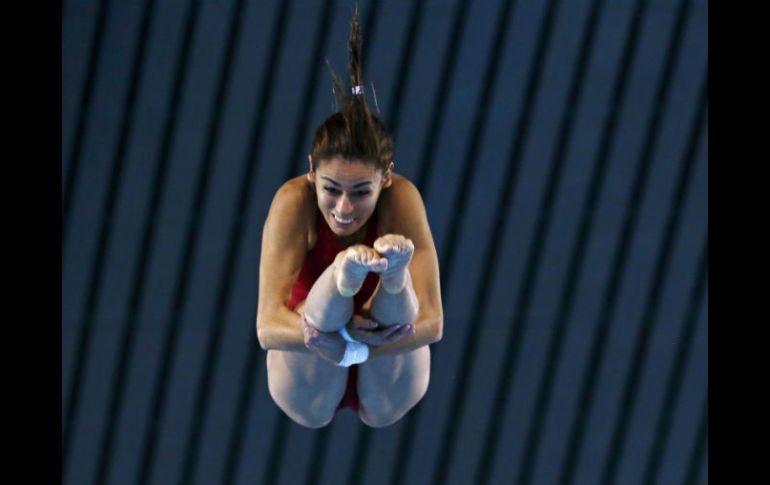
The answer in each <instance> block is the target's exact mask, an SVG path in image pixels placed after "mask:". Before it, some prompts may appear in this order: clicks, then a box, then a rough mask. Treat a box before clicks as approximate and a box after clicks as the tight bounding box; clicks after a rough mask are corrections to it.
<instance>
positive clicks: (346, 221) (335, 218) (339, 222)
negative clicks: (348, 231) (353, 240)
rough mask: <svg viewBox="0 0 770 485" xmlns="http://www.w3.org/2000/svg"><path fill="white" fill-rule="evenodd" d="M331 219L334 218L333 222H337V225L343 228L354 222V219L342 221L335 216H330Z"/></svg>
mask: <svg viewBox="0 0 770 485" xmlns="http://www.w3.org/2000/svg"><path fill="white" fill-rule="evenodd" d="M332 217H334V220H335V221H337V223H338V224H341V225H343V226H346V225H349V224H352V223H353V222H354V221H355V219H354V218H352V217H351V218H349V219H343V218H341V217H339V216H338V215H337V214H332Z"/></svg>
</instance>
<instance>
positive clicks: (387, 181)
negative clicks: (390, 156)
mask: <svg viewBox="0 0 770 485" xmlns="http://www.w3.org/2000/svg"><path fill="white" fill-rule="evenodd" d="M393 167H394V164H393V162H390V165H388V168H387V169H385V173H384V174H382V188H383V189H387V188H388V187H390V186H391V185H392V184H393V177H392V174H393Z"/></svg>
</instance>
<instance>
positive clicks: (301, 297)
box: [289, 210, 378, 412]
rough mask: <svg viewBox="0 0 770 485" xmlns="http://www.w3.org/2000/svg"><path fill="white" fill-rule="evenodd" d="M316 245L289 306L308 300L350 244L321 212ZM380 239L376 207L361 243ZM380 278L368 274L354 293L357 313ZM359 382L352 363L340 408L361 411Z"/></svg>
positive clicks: (354, 304) (303, 268)
mask: <svg viewBox="0 0 770 485" xmlns="http://www.w3.org/2000/svg"><path fill="white" fill-rule="evenodd" d="M316 234H317V238H316V244H315V247H314V248H313V249H312V250H310V252H308V253H307V255H306V256H305V262H304V263H303V264H302V270H301V271H300V272H299V276H298V277H297V281H296V282H295V283H294V287H293V288H292V290H291V301H290V302H289V308H291V309H294V308H295V307H296V306H297V305H298V304H299V303H301V302H303V301H305V299H306V298H307V295H308V293H309V292H310V289H311V288H312V287H313V284H314V283H315V281H316V280H317V279H318V277H319V276H321V274H322V273H323V272H324V271H325V270H326V268H328V267H329V265H330V264H332V263H333V262H334V258H335V257H336V256H337V253H339V252H340V251H342V250H344V249H345V248H347V247H348V246H345V245H344V244H342V243H340V242H339V241H338V240H337V239H336V237H335V236H334V233H333V232H332V230H331V229H330V228H329V225H328V224H326V221H325V220H324V218H323V216H322V215H321V213H320V211H319V212H318V214H317V223H316ZM376 239H377V211H376V210H375V211H374V213H373V214H372V217H370V218H369V221H368V222H367V228H366V236H364V240H363V241H361V244H364V245H366V246H370V247H371V246H373V245H374V241H375V240H376ZM377 282H378V278H377V275H376V274H374V273H369V274H368V275H366V279H365V280H364V284H363V286H362V287H361V290H360V291H359V292H358V293H356V294H355V295H354V296H353V307H354V312H355V313H357V314H360V311H361V308H362V307H363V306H364V303H366V302H367V301H368V300H369V298H371V296H372V294H373V293H374V290H375V289H376V288H377ZM357 382H358V365H352V366H350V367H349V372H348V382H347V386H346V388H345V395H344V396H342V400H341V401H340V403H339V405H338V406H337V409H342V408H345V407H350V408H352V409H353V410H354V411H356V412H358V408H359V402H358V394H357V392H356V384H357Z"/></svg>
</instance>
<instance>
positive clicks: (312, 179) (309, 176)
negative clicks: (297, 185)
mask: <svg viewBox="0 0 770 485" xmlns="http://www.w3.org/2000/svg"><path fill="white" fill-rule="evenodd" d="M307 162H308V164H309V170H308V172H307V179H308V181H310V183H313V184H314V183H315V172H314V171H313V156H312V155H308V156H307Z"/></svg>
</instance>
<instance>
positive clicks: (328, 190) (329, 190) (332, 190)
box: [324, 187, 340, 195]
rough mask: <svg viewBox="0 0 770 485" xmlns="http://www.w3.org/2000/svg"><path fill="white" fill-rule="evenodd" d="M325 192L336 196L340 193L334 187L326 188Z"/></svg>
mask: <svg viewBox="0 0 770 485" xmlns="http://www.w3.org/2000/svg"><path fill="white" fill-rule="evenodd" d="M324 190H325V191H327V192H329V193H330V194H334V195H337V194H339V193H340V191H339V190H337V189H335V188H334V187H324Z"/></svg>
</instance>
